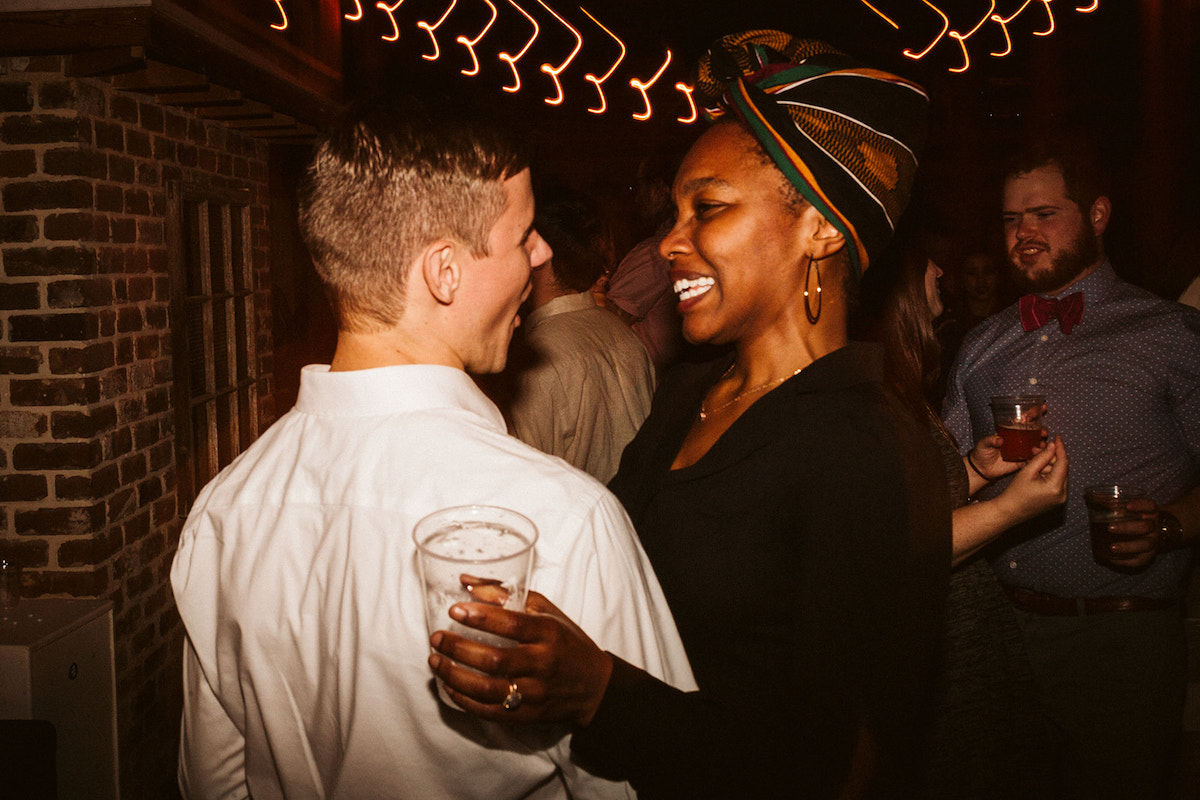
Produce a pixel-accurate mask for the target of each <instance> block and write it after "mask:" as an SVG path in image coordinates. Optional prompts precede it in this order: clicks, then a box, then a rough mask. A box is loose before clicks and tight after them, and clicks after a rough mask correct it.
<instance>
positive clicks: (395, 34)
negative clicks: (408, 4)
mask: <svg viewBox="0 0 1200 800" xmlns="http://www.w3.org/2000/svg"><path fill="white" fill-rule="evenodd" d="M403 4H404V0H396V5H394V6H389V5H388V4H387V3H385V2H383V0H379V2H378V3H376V4H375V7H376V8H378V9H379V10H380V11H383V12H385V13H386V14H387V15H388V19H389V20H391V21H392V33H391V35H390V36H380V37H379V38H380V39H383V40H384V41H385V42H394V41H396V40H397V39H399V38H400V26H399V25H397V24H396V17H395V13H396V9H397V8H399V7H400V6H402V5H403Z"/></svg>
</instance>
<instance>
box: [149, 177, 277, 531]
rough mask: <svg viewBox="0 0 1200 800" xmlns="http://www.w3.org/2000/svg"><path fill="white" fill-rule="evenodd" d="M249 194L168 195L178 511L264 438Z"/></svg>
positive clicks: (171, 191) (192, 191) (192, 187)
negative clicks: (262, 436) (245, 451)
mask: <svg viewBox="0 0 1200 800" xmlns="http://www.w3.org/2000/svg"><path fill="white" fill-rule="evenodd" d="M250 206H251V198H250V193H249V191H246V190H242V191H237V190H222V189H215V188H212V187H207V186H200V185H196V184H189V183H184V182H172V183H171V184H170V185H169V186H168V188H167V231H166V233H167V246H168V253H169V268H170V280H171V328H172V355H173V370H174V382H173V387H172V403H173V405H174V409H175V463H176V469H177V473H178V481H177V487H178V489H177V490H178V498H179V500H178V502H179V508H180V513H181V514H186V513H187V512H188V510H189V509H190V508H191V505H192V503H193V502H194V501H195V499H196V496H197V495H198V494H199V492H200V489H201V488H203V486H204V484H205V483H207V482H208V481H209V480H211V479H212V478H213V477H214V476H215V475H216V474H217V472H219V471H220V470H221V469H222V468H223V467H225V466H226V465H228V464H229V463H230V462H231V461H233V459H234V458H236V457H237V455H238V454H239V453H241V452H242V451H243V450H245V449H246V448H247V447H248V446H249V445H250V443H251V442H253V441H254V440H255V439H257V438H258V435H259V433H260V430H259V425H260V422H259V418H258V400H259V394H260V384H261V383H262V380H263V377H264V376H262V375H261V374H260V372H259V358H258V347H257V333H258V322H257V315H256V313H255V302H254V296H255V291H256V289H257V287H256V285H255V276H254V262H253V247H252V241H251V239H252V237H251V232H250Z"/></svg>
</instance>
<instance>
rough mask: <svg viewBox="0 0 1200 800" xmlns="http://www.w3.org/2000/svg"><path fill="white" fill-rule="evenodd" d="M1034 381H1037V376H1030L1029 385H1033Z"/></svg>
mask: <svg viewBox="0 0 1200 800" xmlns="http://www.w3.org/2000/svg"><path fill="white" fill-rule="evenodd" d="M1036 383H1037V378H1030V379H1029V385H1030V386H1033V385H1035V384H1036Z"/></svg>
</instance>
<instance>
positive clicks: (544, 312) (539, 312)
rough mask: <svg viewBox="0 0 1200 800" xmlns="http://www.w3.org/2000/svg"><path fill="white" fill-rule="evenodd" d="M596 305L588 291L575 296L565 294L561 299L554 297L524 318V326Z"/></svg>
mask: <svg viewBox="0 0 1200 800" xmlns="http://www.w3.org/2000/svg"><path fill="white" fill-rule="evenodd" d="M595 305H596V300H595V298H593V297H592V293H591V292H590V291H587V292H579V293H577V294H565V295H562V296H561V297H556V298H554V299H553V300H550V301H548V302H546V303H543V304H542V305H540V306H538V307H537V308H535V309H534V310H533V311H531V312H529V314H528V315H527V316H526V317H525V324H526V325H533V324H535V323H537V322H540V321H541V320H543V319H546V318H548V317H553V316H555V315H556V314H566V313H568V312H570V311H580V310H582V309H585V308H592V307H594V306H595Z"/></svg>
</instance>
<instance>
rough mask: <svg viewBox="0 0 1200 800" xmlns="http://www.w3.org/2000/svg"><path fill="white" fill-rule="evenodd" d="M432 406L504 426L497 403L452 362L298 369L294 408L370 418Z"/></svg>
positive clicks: (316, 413) (492, 424)
mask: <svg viewBox="0 0 1200 800" xmlns="http://www.w3.org/2000/svg"><path fill="white" fill-rule="evenodd" d="M436 408H459V409H463V410H465V411H469V412H471V413H472V414H475V415H477V416H479V417H482V418H483V419H484V420H485V421H486V422H487V423H489V424H490V425H491V426H492V427H494V428H496V429H497V430H499V431H506V430H507V429H506V427H505V424H504V417H503V416H502V415H501V413H500V409H498V408H496V405H495V403H493V402H492V401H491V400H489V399H488V398H487V396H486V395H485V394H484V393H483V392H482V391H480V389H479V387H478V386H477V385H476V384H475V381H473V380H471V377H470V376H469V375H467V373H465V372H463V371H462V370H460V369H455V368H454V367H444V366H438V365H434V364H410V365H404V366H393V367H377V368H375V369H361V370H350V371H347V372H331V371H330V369H329V365H328V364H310V365H309V366H307V367H305V368H304V369H303V370H302V371H301V373H300V393H299V395H298V396H297V398H296V410H297V411H300V412H302V413H305V414H312V415H314V416H324V417H374V416H381V415H384V414H401V413H405V412H411V411H423V410H427V409H436Z"/></svg>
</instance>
